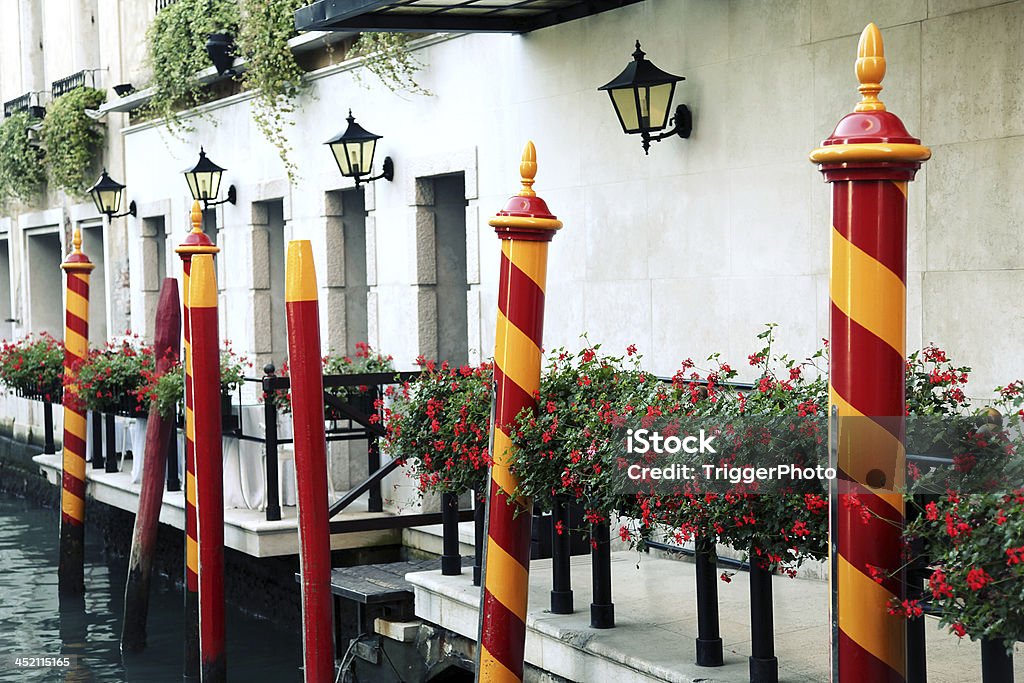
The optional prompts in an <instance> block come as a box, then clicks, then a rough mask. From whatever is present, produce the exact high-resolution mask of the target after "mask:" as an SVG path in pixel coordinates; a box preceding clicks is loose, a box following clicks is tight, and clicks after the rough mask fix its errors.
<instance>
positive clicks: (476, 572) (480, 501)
mask: <svg viewBox="0 0 1024 683" xmlns="http://www.w3.org/2000/svg"><path fill="white" fill-rule="evenodd" d="M474 501H475V503H474V505H473V585H474V586H479V585H480V581H481V579H482V578H483V564H484V537H485V536H486V531H487V529H486V526H487V498H486V494H482V493H480V492H477V493H476V494H475V496H474Z"/></svg>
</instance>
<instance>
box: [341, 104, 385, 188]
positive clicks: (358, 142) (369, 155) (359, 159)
mask: <svg viewBox="0 0 1024 683" xmlns="http://www.w3.org/2000/svg"><path fill="white" fill-rule="evenodd" d="M381 137H383V136H381V135H374V134H373V133H371V132H370V131H368V130H366V129H365V128H363V127H362V126H360V125H359V124H358V123H356V119H355V117H354V116H352V110H351V109H350V110H349V112H348V127H347V128H346V129H345V132H344V133H340V134H338V135H337V136H335V137H334V138H332V139H330V140H328V141H327V142H325V143H324V144H325V145H330V147H331V152H332V153H333V154H334V160H335V161H336V162H337V164H338V170H339V171H341V175H343V176H345V177H346V178H352V179H354V180H355V181H356V187H359V185H360V184H361V183H372V182H373V181H374V180H380V179H381V178H383V179H384V180H394V177H395V164H394V162H393V161H392V160H391V157H384V169H383V171H382V172H381V174H380V175H377V176H370V173H371V172H372V170H373V154H374V152H375V151H376V148H377V140H380V139H381ZM367 176H370V177H367Z"/></svg>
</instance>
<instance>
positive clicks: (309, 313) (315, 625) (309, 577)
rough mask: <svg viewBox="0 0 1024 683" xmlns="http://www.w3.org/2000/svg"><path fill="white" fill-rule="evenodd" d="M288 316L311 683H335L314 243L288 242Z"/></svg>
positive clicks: (305, 643) (305, 645)
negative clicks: (312, 244) (333, 682)
mask: <svg viewBox="0 0 1024 683" xmlns="http://www.w3.org/2000/svg"><path fill="white" fill-rule="evenodd" d="M284 299H285V315H286V316H287V319H288V360H289V367H290V375H291V388H292V425H293V426H292V434H293V435H294V437H293V438H294V443H295V484H296V488H297V489H298V497H299V570H300V573H301V576H302V649H303V654H304V660H305V682H306V683H332V681H334V624H333V611H332V605H333V598H332V596H331V536H330V529H329V519H328V514H327V507H328V505H327V450H326V442H325V440H324V381H323V366H322V364H321V360H320V359H321V352H320V307H319V306H320V305H319V302H318V299H319V296H318V294H317V287H316V269H315V267H314V265H313V247H312V246H311V244H310V242H309V240H295V241H293V242H291V243H290V244H289V245H288V259H287V261H286V267H285V294H284Z"/></svg>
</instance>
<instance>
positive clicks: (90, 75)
mask: <svg viewBox="0 0 1024 683" xmlns="http://www.w3.org/2000/svg"><path fill="white" fill-rule="evenodd" d="M86 81H88V82H89V84H90V85H92V86H93V87H95V86H96V78H95V72H94V71H91V70H85V69H83V70H82V71H78V72H75V73H73V74H71V75H70V76H65V77H64V78H60V79H58V80H56V81H54V82H53V83H51V84H50V97H52V98H53V99H57V98H58V97H60V96H61V95H66V94H67V93H69V92H71V91H72V90H74V89H75V88H84V87H85V84H86Z"/></svg>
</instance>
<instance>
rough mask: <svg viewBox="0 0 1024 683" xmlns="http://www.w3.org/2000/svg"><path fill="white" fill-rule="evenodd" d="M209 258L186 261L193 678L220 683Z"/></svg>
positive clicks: (219, 490)
mask: <svg viewBox="0 0 1024 683" xmlns="http://www.w3.org/2000/svg"><path fill="white" fill-rule="evenodd" d="M213 268H214V266H213V256H212V255H211V254H197V255H196V256H194V257H192V273H191V276H190V278H189V292H188V296H189V309H188V315H189V328H190V329H191V331H192V353H191V354H190V356H189V362H190V365H191V369H192V402H193V413H194V415H193V420H194V424H195V443H194V453H195V468H196V471H195V491H196V501H195V507H196V520H197V522H198V526H197V533H196V540H197V541H198V543H199V677H200V680H201V681H202V683H225V681H226V680H227V663H226V657H225V652H224V640H225V631H224V460H223V452H222V445H221V438H222V435H221V411H220V405H221V403H220V334H219V332H218V327H217V326H218V322H217V276H216V274H215V273H214V269H213Z"/></svg>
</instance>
